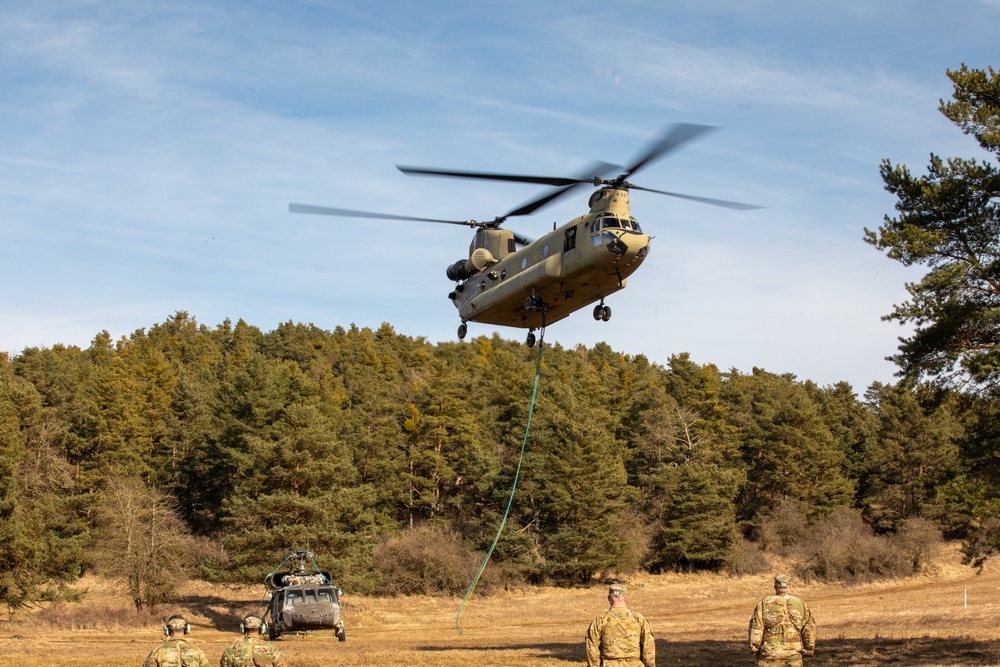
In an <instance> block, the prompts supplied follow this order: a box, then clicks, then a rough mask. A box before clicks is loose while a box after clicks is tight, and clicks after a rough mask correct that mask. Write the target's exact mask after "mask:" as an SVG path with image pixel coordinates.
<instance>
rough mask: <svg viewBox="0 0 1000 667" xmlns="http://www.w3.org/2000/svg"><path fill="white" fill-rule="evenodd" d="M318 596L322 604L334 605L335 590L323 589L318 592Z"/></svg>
mask: <svg viewBox="0 0 1000 667" xmlns="http://www.w3.org/2000/svg"><path fill="white" fill-rule="evenodd" d="M316 594H317V596H318V597H319V601H320V602H328V603H330V604H333V590H332V589H329V588H321V589H319V591H317V593H316Z"/></svg>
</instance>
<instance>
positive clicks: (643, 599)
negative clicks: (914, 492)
mask: <svg viewBox="0 0 1000 667" xmlns="http://www.w3.org/2000/svg"><path fill="white" fill-rule="evenodd" d="M628 583H629V585H630V588H629V600H630V602H631V605H632V607H633V608H635V609H637V610H639V611H641V612H642V613H644V614H645V615H646V616H647V617H648V618H649V619H650V621H651V623H652V625H653V630H654V632H655V634H656V637H657V642H656V644H657V657H658V660H657V663H658V664H659V665H661V666H665V665H686V666H698V665H748V666H749V665H752V660H751V659H750V656H749V654H748V651H747V649H746V648H745V643H744V642H745V635H746V624H747V620H748V618H749V616H750V613H751V611H752V609H753V606H754V605H755V604H756V602H757V600H758V599H759V598H760V597H761V596H762V595H764V594H765V593H767V592H768V589H769V586H770V577H769V576H767V575H761V576H757V577H740V578H731V577H726V576H723V575H708V574H694V575H679V574H670V575H660V576H640V577H635V578H634V579H633V580H631V581H629V582H628ZM84 585H85V586H87V587H88V588H89V593H88V595H87V597H86V599H85V600H84V602H83V603H82V604H79V605H57V606H55V607H51V608H49V609H42V610H34V611H32V612H30V613H27V614H24V615H22V616H21V617H19V618H18V619H17V620H16V621H13V622H11V621H5V622H2V623H0V665H16V666H17V667H43V666H45V667H48V666H63V665H65V666H69V665H79V666H80V667H83V666H85V665H86V666H87V667H91V666H93V665H103V666H105V667H124V666H126V665H130V666H132V665H140V664H142V660H143V659H144V658H145V656H146V654H147V653H148V652H149V651H150V650H151V649H152V648H154V647H155V646H156V645H157V644H158V643H159V641H160V629H159V621H158V617H153V616H142V617H139V616H137V615H136V614H135V612H134V611H132V610H131V609H130V607H129V605H128V602H127V600H125V599H123V598H121V597H120V596H117V595H115V594H114V593H113V592H112V591H111V590H110V589H109V588H108V587H107V586H106V584H105V583H103V582H101V581H99V580H88V581H85V582H84ZM998 589H1000V563H997V564H996V565H993V566H988V567H987V569H986V570H985V571H984V572H983V574H981V575H978V576H977V575H976V574H975V573H974V572H973V571H972V570H970V569H969V568H966V567H963V566H961V565H960V564H959V563H958V558H957V554H956V553H955V551H954V550H949V551H948V552H947V553H946V554H944V555H943V556H942V557H941V558H940V559H939V560H938V562H937V564H936V565H935V566H934V568H933V569H932V571H930V572H929V573H927V574H925V575H922V576H919V577H914V578H910V579H905V580H893V581H886V582H879V583H871V584H861V585H852V586H843V585H831V584H808V585H802V586H799V587H798V589H797V592H798V593H799V594H800V595H801V596H802V597H803V598H805V599H806V600H807V601H808V602H809V604H810V606H811V607H812V609H813V613H814V615H815V616H816V619H817V625H818V634H819V642H818V650H817V653H816V656H815V657H814V658H813V659H812V660H811V661H808V662H807V663H806V664H807V666H808V665H813V666H816V667H818V666H820V665H873V666H874V665H921V666H926V667H930V666H937V665H942V666H943V665H948V666H952V665H955V666H957V665H962V666H966V665H998V666H1000V627H998V620H1000V595H998V593H1000V590H998ZM183 593H184V597H183V599H182V600H181V601H180V602H179V604H178V605H176V607H164V608H161V609H158V610H156V611H157V614H169V613H173V612H174V611H177V610H180V611H182V612H183V613H184V614H185V615H186V616H187V618H188V620H189V621H191V623H192V626H193V630H192V635H191V639H192V640H193V641H195V642H196V643H197V644H199V645H200V646H201V647H202V648H203V649H204V650H205V652H206V653H207V654H208V657H209V660H210V662H211V663H212V664H213V665H215V664H218V660H219V656H220V655H221V654H222V650H223V648H225V646H226V645H227V644H228V643H229V642H231V641H233V640H234V639H236V637H237V634H236V632H237V628H238V625H239V619H240V618H241V616H242V614H243V613H246V612H248V611H252V610H253V609H254V608H255V607H256V605H257V602H258V601H259V599H260V595H261V590H260V589H257V588H247V589H232V588H224V587H205V586H201V585H195V584H191V585H189V586H187V587H186V588H185V590H184V591H183ZM604 596H605V589H604V587H603V586H596V585H595V586H594V587H591V588H574V589H557V588H530V589H524V590H519V591H516V592H508V593H503V594H500V595H495V596H492V597H489V598H477V599H474V600H472V601H471V602H470V603H469V604H468V605H467V606H466V609H465V612H464V613H463V617H462V621H463V622H462V625H463V630H464V634H463V636H459V635H458V633H457V632H456V629H455V615H456V613H457V611H458V608H459V604H460V600H459V599H455V598H429V597H410V598H396V599H384V598H370V597H361V596H351V595H346V596H345V597H344V604H345V610H344V618H345V622H346V625H347V642H345V643H340V642H337V641H336V639H332V638H325V637H306V636H302V637H290V638H282V640H281V641H280V642H279V646H280V648H281V650H282V652H283V653H284V655H285V657H286V660H287V662H288V664H289V666H290V667H320V666H321V665H322V666H327V665H359V666H372V667H374V666H375V665H378V666H379V667H410V666H415V665H421V666H424V665H426V666H428V667H467V666H469V665H482V666H485V667H494V666H495V667H501V666H502V667H545V666H548V667H567V666H568V665H582V664H585V662H586V660H585V657H584V651H583V634H584V631H585V630H586V627H587V624H588V623H589V622H590V620H591V619H592V618H593V617H594V616H595V615H597V614H598V613H599V612H600V611H602V610H603V608H604V607H605V606H606V602H605V597H604ZM966 600H967V603H966Z"/></svg>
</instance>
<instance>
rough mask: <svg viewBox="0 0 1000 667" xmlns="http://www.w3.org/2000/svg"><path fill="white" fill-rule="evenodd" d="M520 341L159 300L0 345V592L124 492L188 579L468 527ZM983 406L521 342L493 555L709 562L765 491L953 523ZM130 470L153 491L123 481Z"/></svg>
mask: <svg viewBox="0 0 1000 667" xmlns="http://www.w3.org/2000/svg"><path fill="white" fill-rule="evenodd" d="M535 355H536V351H535V350H530V349H528V348H525V347H524V346H523V345H521V344H519V343H516V342H512V341H508V340H504V339H502V338H501V337H499V336H494V337H492V338H486V337H481V338H478V339H475V340H473V341H471V342H466V343H438V344H431V343H429V342H427V341H426V340H424V339H422V338H413V337H410V336H405V335H401V334H398V333H397V332H396V331H395V330H394V329H393V327H392V326H390V325H389V324H383V325H382V326H381V327H380V328H379V329H378V330H370V329H359V328H357V327H350V328H348V329H344V328H341V327H338V328H336V329H334V330H333V331H325V330H322V329H320V328H317V327H315V326H312V325H304V324H293V323H291V322H289V323H285V324H282V325H280V326H278V327H277V328H276V329H274V330H273V331H270V332H267V333H265V332H262V331H261V330H260V329H258V328H257V327H254V326H251V325H249V324H246V323H245V322H243V321H239V322H237V323H236V324H235V325H233V324H232V323H231V322H228V321H227V322H224V323H222V324H220V325H217V326H215V327H208V326H205V325H203V324H199V323H197V322H196V321H195V320H194V318H192V317H191V316H189V315H188V314H187V313H184V312H178V313H175V314H174V315H172V316H170V317H168V318H167V319H166V321H165V322H163V323H160V324H156V325H154V326H152V327H150V328H149V329H148V330H146V329H142V330H138V331H136V332H134V333H133V334H131V335H130V336H128V337H123V338H121V339H120V340H117V341H112V340H111V338H110V336H109V335H108V334H107V333H106V332H102V333H101V334H99V335H98V336H96V337H95V338H94V340H93V342H92V343H91V345H90V346H89V347H88V348H86V349H80V348H78V347H73V346H60V345H56V346H54V347H52V348H29V349H25V350H24V351H22V352H21V353H20V354H18V355H16V356H14V357H13V358H7V357H3V358H0V443H2V445H0V446H2V448H3V456H2V457H0V466H2V474H0V534H2V535H3V537H4V539H3V540H2V541H0V559H2V560H0V565H2V571H3V575H2V576H3V581H2V582H0V586H2V587H3V588H2V589H0V592H2V593H3V594H4V595H5V597H6V599H8V600H9V601H10V600H13V601H15V602H16V601H17V599H18V596H29V597H30V596H31V595H35V596H38V595H39V591H43V590H48V591H50V594H54V591H56V590H57V589H58V586H53V584H57V583H58V582H63V583H70V582H72V580H73V579H74V578H75V577H77V576H79V575H80V573H81V572H82V571H83V569H84V568H87V567H94V566H96V565H98V564H99V563H100V562H101V560H102V558H103V559H104V560H105V561H107V560H108V559H109V554H108V553H107V551H108V549H107V548H106V547H107V545H109V544H116V543H117V542H116V540H121V539H123V537H122V536H123V535H125V534H126V533H128V530H130V529H127V528H125V527H124V526H128V525H129V524H128V523H127V521H126V517H130V516H133V515H132V514H130V512H132V510H131V509H130V507H131V506H133V505H134V506H138V507H140V508H142V507H145V508H147V509H148V507H150V506H151V505H152V506H160V505H163V502H164V500H167V501H168V502H167V505H168V506H169V507H172V508H173V511H175V512H176V515H177V517H178V518H179V519H180V526H182V528H183V530H181V531H180V532H181V533H184V534H185V535H187V536H189V538H190V539H191V543H190V544H189V545H188V546H189V550H193V553H195V554H196V560H197V565H198V566H199V568H200V571H201V574H202V575H203V576H205V577H207V578H210V579H214V580H229V581H251V582H253V581H260V580H261V579H262V578H263V576H264V575H265V574H266V573H267V572H268V571H269V570H270V569H272V568H273V567H275V566H276V565H277V564H278V563H279V562H281V561H282V559H283V558H284V557H285V555H287V552H288V551H289V550H290V549H292V548H296V547H304V548H309V549H311V550H313V551H314V552H315V553H316V554H317V557H318V559H319V562H320V563H321V564H322V565H323V566H324V568H325V569H329V570H330V571H331V572H332V573H333V574H334V575H335V576H336V577H337V579H338V581H339V582H340V583H341V585H342V586H344V587H346V588H350V589H351V590H355V591H371V590H374V589H376V588H377V587H378V586H379V584H380V582H379V577H378V571H377V570H375V569H373V566H372V563H373V554H374V553H375V552H376V548H377V547H378V545H379V544H380V543H381V542H384V541H385V540H386V539H387V538H390V537H391V536H394V535H399V534H401V533H404V532H406V531H408V530H411V529H417V528H426V527H428V526H430V527H437V528H441V529H446V531H439V532H438V533H437V534H438V535H448V536H450V537H449V539H453V540H455V541H456V543H458V544H461V545H464V546H465V547H467V548H469V549H472V550H484V549H485V548H486V547H488V545H489V543H490V542H491V541H492V538H493V535H494V532H495V530H496V527H497V526H498V524H499V521H500V518H501V515H502V513H503V511H504V509H505V507H506V502H507V499H508V496H509V493H510V489H511V485H512V483H513V475H514V472H515V467H516V463H517V456H518V453H519V451H520V445H521V441H522V438H523V436H524V428H525V424H526V420H527V417H528V410H529V404H530V400H531V393H532V392H531V389H532V383H533V380H534V373H535V363H536V357H535ZM996 410H997V404H995V403H994V402H991V401H989V400H986V399H982V398H977V397H972V396H969V395H966V394H961V393H957V392H951V391H948V390H941V389H937V388H935V387H932V386H930V385H918V386H915V387H913V388H908V387H907V386H906V385H905V384H900V385H883V384H879V383H876V384H873V385H872V386H871V387H869V388H868V390H867V391H866V392H865V394H864V395H863V396H858V395H857V394H856V393H855V392H854V390H853V389H852V388H851V387H850V386H849V385H847V384H846V383H838V384H836V385H833V386H827V387H820V386H817V385H816V384H815V383H813V382H810V381H800V380H798V379H796V378H795V377H794V376H791V375H777V374H773V373H768V372H766V371H764V370H762V369H753V370H752V371H751V372H749V373H743V372H739V371H737V370H729V371H721V370H719V369H718V368H716V367H715V366H713V365H711V364H707V365H700V364H697V363H695V362H693V361H692V360H691V359H690V358H689V357H688V356H687V355H686V354H679V355H676V356H674V357H673V358H671V359H670V361H669V363H668V364H666V365H665V366H663V365H659V364H655V363H652V362H650V361H649V360H648V359H647V358H645V357H644V356H642V355H628V354H623V353H620V352H616V351H614V350H612V349H611V348H610V347H609V346H608V345H606V344H598V345H596V346H594V347H593V348H586V347H582V346H581V347H577V348H573V349H564V348H562V347H561V346H559V345H547V346H546V347H545V349H544V350H543V353H542V364H541V377H540V387H539V391H538V393H537V398H536V405H535V408H534V415H533V417H532V423H531V430H530V433H529V438H528V446H527V451H526V455H525V460H524V464H523V467H522V471H521V477H520V481H519V484H518V493H517V495H516V496H515V499H514V504H513V507H512V511H511V516H510V518H509V519H508V524H507V529H506V530H505V532H504V534H503V535H502V537H501V540H500V542H499V544H498V545H497V548H496V551H495V552H494V559H495V560H496V561H497V562H499V563H503V564H506V565H507V566H508V567H509V568H511V569H512V570H513V571H515V572H517V573H518V574H519V575H520V576H523V577H525V578H527V579H528V580H531V581H550V582H576V581H584V580H587V579H588V578H589V577H591V576H593V575H594V574H596V573H600V572H603V571H608V570H611V569H616V568H617V569H624V570H629V569H631V570H637V569H640V568H645V569H648V570H652V571H659V570H664V569H676V568H687V569H690V568H711V569H718V568H721V567H724V566H725V565H726V563H727V559H730V558H731V557H732V550H733V549H734V546H736V545H738V544H740V543H741V541H743V540H750V541H757V540H759V539H760V537H761V535H762V524H763V523H764V522H765V521H766V519H767V518H768V517H769V516H771V515H772V514H773V513H774V512H775V511H776V510H778V509H782V510H783V511H787V510H788V507H789V506H792V507H794V508H796V509H797V510H798V511H799V512H800V513H801V514H802V515H803V516H804V517H805V518H806V519H807V521H813V520H815V519H818V518H821V517H824V516H828V515H830V514H831V513H833V512H834V511H836V510H838V509H845V508H853V509H855V510H857V511H859V512H860V513H861V514H862V515H863V516H864V517H865V519H866V521H867V522H868V523H869V525H871V526H872V527H873V528H874V529H875V530H876V531H877V532H880V533H892V532H895V531H897V530H898V529H899V528H900V527H901V526H902V525H904V524H905V522H907V521H908V520H910V519H913V518H917V517H921V518H924V519H927V520H930V521H933V522H935V524H937V525H938V526H940V528H941V530H942V531H944V533H945V534H946V535H947V536H949V537H953V538H969V537H970V536H972V535H973V533H974V529H975V528H976V526H977V524H978V523H980V522H981V521H982V517H983V516H985V512H986V511H987V510H988V509H990V508H992V504H993V503H995V502H996V498H995V493H994V490H995V489H996V488H997V486H996V481H997V480H996V475H997V466H996V465H995V457H994V456H993V454H992V452H990V451H984V448H983V447H982V443H983V439H982V438H983V435H984V434H983V430H984V429H986V430H990V428H991V426H990V425H991V424H993V423H994V421H995V420H994V419H993V416H994V414H995V412H996ZM130 481H131V483H132V484H133V486H134V485H136V484H137V485H138V487H139V488H141V489H153V490H155V491H156V492H157V493H159V494H160V495H159V496H155V497H154V498H152V499H150V498H149V497H148V495H147V496H144V495H143V493H133V494H132V495H131V496H130V495H129V494H127V493H125V494H123V489H127V488H128V484H129V483H130ZM144 498H145V500H144ZM130 503H131V505H130ZM150 516H152V515H150ZM123 522H124V523H123ZM152 522H153V519H150V523H149V524H141V523H140V524H139V531H140V533H141V530H142V529H141V526H142V525H150V526H152V525H154V524H153V523H152ZM108 525H111V526H112V527H113V529H112V530H110V531H108V530H107V528H106V526H108ZM157 531H160V532H161V534H162V535H171V534H176V533H177V532H178V523H177V522H174V523H170V522H167V524H166V527H162V526H161V527H160V528H157V529H156V530H154V529H152V528H150V529H148V530H147V532H148V533H155V532H157ZM130 543H131V544H135V540H132V541H131V542H130ZM102 545H103V547H105V548H102ZM125 549H126V547H125V546H121V545H119V546H117V547H115V549H112V553H111V554H110V560H111V562H114V559H115V558H123V557H125V553H124V550H125ZM100 554H103V556H101V555H100ZM137 585H138V584H137Z"/></svg>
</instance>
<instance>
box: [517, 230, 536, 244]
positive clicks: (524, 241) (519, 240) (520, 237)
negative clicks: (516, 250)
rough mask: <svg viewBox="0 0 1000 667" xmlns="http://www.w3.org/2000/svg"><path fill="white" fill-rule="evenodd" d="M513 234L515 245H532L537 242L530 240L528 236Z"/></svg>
mask: <svg viewBox="0 0 1000 667" xmlns="http://www.w3.org/2000/svg"><path fill="white" fill-rule="evenodd" d="M512 233H513V234H514V243H518V244H520V245H531V244H532V243H534V242H535V240H534V239H529V238H528V237H527V236H523V235H521V234H518V233H517V232H512Z"/></svg>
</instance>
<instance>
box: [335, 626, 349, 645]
mask: <svg viewBox="0 0 1000 667" xmlns="http://www.w3.org/2000/svg"><path fill="white" fill-rule="evenodd" d="M337 641H338V642H346V641H347V631H346V630H344V628H341V629H340V630H338V631H337Z"/></svg>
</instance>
